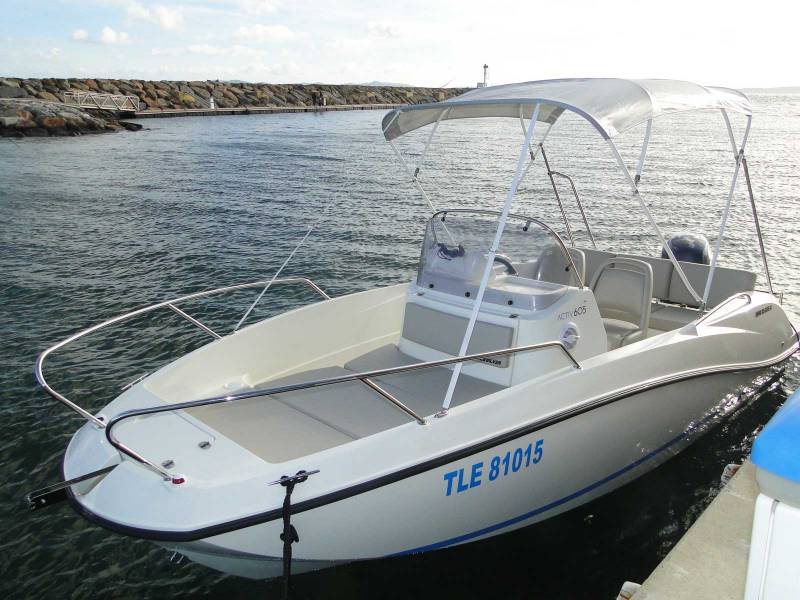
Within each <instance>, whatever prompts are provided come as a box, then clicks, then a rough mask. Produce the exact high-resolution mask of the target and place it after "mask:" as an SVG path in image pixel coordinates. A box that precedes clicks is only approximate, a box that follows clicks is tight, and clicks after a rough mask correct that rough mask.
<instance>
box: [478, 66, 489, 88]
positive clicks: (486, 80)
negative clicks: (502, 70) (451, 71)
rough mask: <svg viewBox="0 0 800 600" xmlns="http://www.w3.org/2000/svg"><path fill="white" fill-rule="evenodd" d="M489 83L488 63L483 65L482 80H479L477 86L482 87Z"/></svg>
mask: <svg viewBox="0 0 800 600" xmlns="http://www.w3.org/2000/svg"><path fill="white" fill-rule="evenodd" d="M487 85H489V65H483V81H479V82H478V85H477V87H479V88H484V87H486V86H487Z"/></svg>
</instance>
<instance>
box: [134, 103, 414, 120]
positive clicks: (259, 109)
mask: <svg viewBox="0 0 800 600" xmlns="http://www.w3.org/2000/svg"><path fill="white" fill-rule="evenodd" d="M396 106H401V105H400V104H328V105H326V106H242V107H236V108H164V109H161V110H142V111H137V112H136V114H135V118H137V119H150V118H166V117H217V116H223V115H259V114H275V113H300V112H337V111H345V110H390V109H392V108H395V107H396Z"/></svg>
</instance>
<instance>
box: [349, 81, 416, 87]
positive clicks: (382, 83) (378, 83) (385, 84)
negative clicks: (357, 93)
mask: <svg viewBox="0 0 800 600" xmlns="http://www.w3.org/2000/svg"><path fill="white" fill-rule="evenodd" d="M351 85H368V86H370V87H416V86H413V85H410V84H408V83H390V82H388V81H367V82H366V83H354V84H351Z"/></svg>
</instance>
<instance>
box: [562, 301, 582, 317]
mask: <svg viewBox="0 0 800 600" xmlns="http://www.w3.org/2000/svg"><path fill="white" fill-rule="evenodd" d="M587 310H588V309H587V308H586V300H584V301H583V304H581V305H580V306H576V307H575V308H573V309H572V310H567V311H564V312H562V313H561V314H559V315H558V320H559V321H566V320H567V319H574V318H575V317H582V316H583V315H585V314H586V311H587Z"/></svg>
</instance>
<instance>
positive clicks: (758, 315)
mask: <svg viewBox="0 0 800 600" xmlns="http://www.w3.org/2000/svg"><path fill="white" fill-rule="evenodd" d="M771 310H772V304H767V305H766V306H765V307H764V308H762V309H761V310H757V311H756V317H760V316H761V315H765V314H767V313H768V312H769V311H771Z"/></svg>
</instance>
